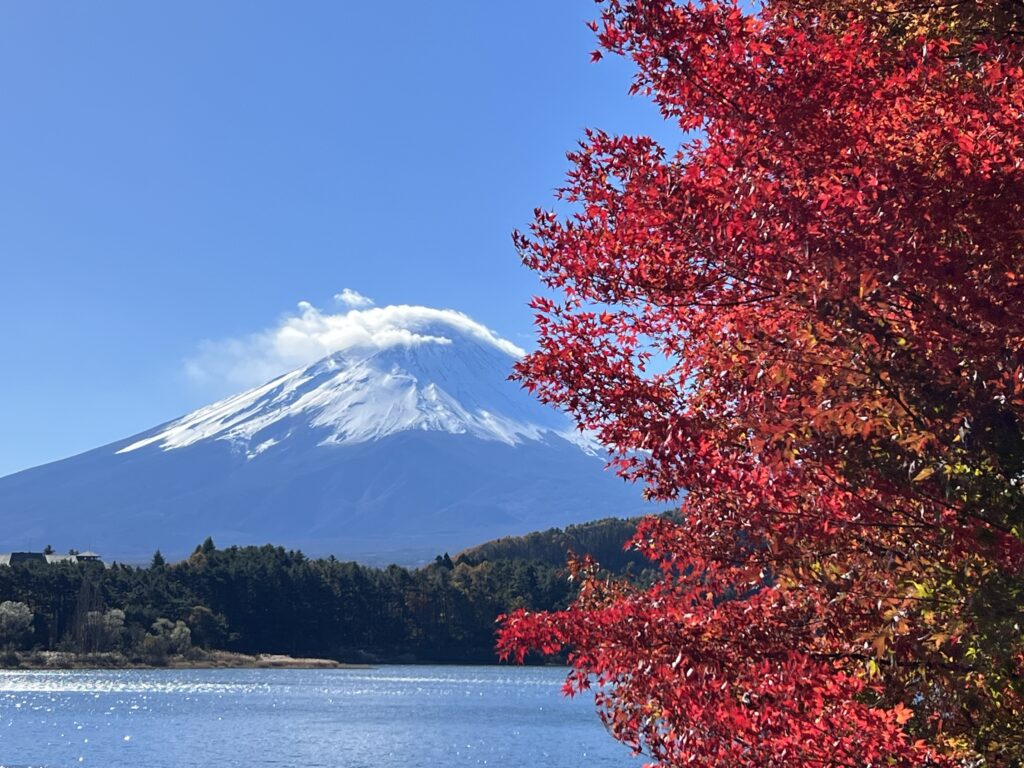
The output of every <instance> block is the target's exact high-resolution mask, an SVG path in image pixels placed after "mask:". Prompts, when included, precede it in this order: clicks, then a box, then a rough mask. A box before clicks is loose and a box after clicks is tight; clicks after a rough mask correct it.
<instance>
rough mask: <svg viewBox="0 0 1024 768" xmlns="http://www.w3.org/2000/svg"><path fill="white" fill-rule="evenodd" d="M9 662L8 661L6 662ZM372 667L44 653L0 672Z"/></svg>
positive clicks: (233, 656) (278, 657) (236, 657)
mask: <svg viewBox="0 0 1024 768" xmlns="http://www.w3.org/2000/svg"><path fill="white" fill-rule="evenodd" d="M5 661H6V660H5ZM372 668H373V665H371V664H351V663H345V662H341V661H335V660H334V659H316V658H301V657H294V656H287V655H285V654H278V653H260V654H255V655H250V654H245V653H234V652H232V651H204V652H202V653H201V654H197V655H191V654H190V655H188V656H184V655H177V656H168V657H167V658H166V660H160V661H156V662H155V661H145V660H142V659H132V658H129V657H127V656H125V655H124V654H121V653H87V654H82V653H65V652H62V651H40V652H35V653H19V654H17V663H16V664H13V665H12V664H8V663H0V671H4V672H19V671H25V672H34V671H40V670H68V669H82V670H85V669H104V670H106V669H372Z"/></svg>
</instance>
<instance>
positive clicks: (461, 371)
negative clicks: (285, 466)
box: [118, 308, 597, 459]
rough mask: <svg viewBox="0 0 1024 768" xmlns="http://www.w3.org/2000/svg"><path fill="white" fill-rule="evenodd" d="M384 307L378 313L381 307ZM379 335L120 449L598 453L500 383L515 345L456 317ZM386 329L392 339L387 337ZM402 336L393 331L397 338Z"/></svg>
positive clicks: (558, 417) (548, 412) (556, 417)
mask: <svg viewBox="0 0 1024 768" xmlns="http://www.w3.org/2000/svg"><path fill="white" fill-rule="evenodd" d="M385 309H386V308H385ZM429 320H430V322H429V323H425V324H418V325H414V326H413V328H412V329H409V328H403V329H385V331H384V332H382V333H378V334H377V336H376V338H375V340H374V343H372V344H367V343H366V342H365V341H363V340H360V341H359V342H357V343H353V344H351V345H349V346H347V347H346V348H344V349H342V350H339V351H336V352H334V353H333V354H331V355H329V356H327V357H325V358H324V359H322V360H319V361H318V362H316V363H313V364H312V365H309V366H307V367H305V368H301V369H299V370H296V371H292V372H290V373H286V374H284V375H283V376H280V377H278V378H276V379H274V380H273V381H270V382H269V383H267V384H264V385H262V386H260V387H256V388H254V389H251V390H249V391H247V392H243V393H241V394H239V395H235V396H233V397H229V398H226V399H224V400H221V401H219V402H217V403H214V404H212V405H209V406H206V407H204V408H200V409H199V410H197V411H195V412H193V413H190V414H188V415H187V416H184V417H182V418H180V419H177V420H176V421H173V422H171V423H169V424H167V425H164V426H162V427H159V428H157V429H156V430H154V431H153V432H151V433H149V434H147V435H145V436H144V437H142V438H141V439H140V440H137V441H135V442H132V443H130V444H129V445H126V446H124V447H123V448H121V449H120V450H119V451H118V453H130V452H132V451H137V450H139V449H141V448H145V447H146V446H150V445H156V446H159V447H160V448H162V449H164V450H173V449H177V448H183V447H185V446H189V445H193V444H195V443H197V442H200V441H204V440H225V441H228V442H230V443H232V444H233V445H234V446H236V447H237V448H238V449H240V450H241V451H242V452H244V453H245V454H246V455H247V456H248V457H249V458H250V459H252V458H255V457H257V456H260V455H263V454H265V453H266V452H267V451H270V450H280V449H281V448H282V447H283V446H284V445H285V444H286V443H287V442H288V440H289V439H290V438H292V437H293V436H295V435H296V434H297V433H300V432H301V433H303V434H305V433H307V432H309V431H312V432H313V433H315V435H316V441H317V443H318V444H319V445H325V446H326V445H349V444H357V443H363V442H367V441H370V440H377V439H380V438H383V437H387V436H388V435H393V434H397V433H399V432H405V431H410V430H422V431H431V432H446V433H449V434H466V435H471V436H473V437H475V438H478V439H481V440H496V441H499V442H502V443H505V444H508V445H516V444H518V443H520V442H522V441H524V440H543V439H546V438H548V437H552V436H557V437H561V438H563V439H565V440H568V441H570V442H573V443H575V444H577V445H578V446H579V447H580V448H582V449H584V450H585V451H587V452H588V453H596V451H597V445H596V444H595V443H593V441H591V440H589V439H588V438H586V437H585V436H583V435H580V434H579V433H578V432H575V431H574V430H573V429H572V425H571V424H570V423H569V420H568V419H567V418H566V417H565V416H564V415H562V414H560V413H558V412H557V411H555V410H553V409H551V408H548V407H546V406H543V405H540V404H539V403H537V402H536V401H535V400H534V399H533V398H532V397H530V396H529V395H528V394H526V393H525V392H523V391H522V390H521V389H520V388H519V386H518V385H517V384H515V383H513V382H510V381H508V380H507V379H508V375H509V373H511V370H512V365H513V363H514V362H515V360H516V355H515V354H513V350H515V347H514V346H513V345H511V344H509V343H508V342H504V340H502V339H500V337H497V336H496V335H493V334H490V333H489V332H488V333H487V334H484V333H481V332H480V331H479V330H477V329H476V328H473V327H468V328H467V327H466V324H465V322H464V321H460V320H459V318H458V316H456V317H455V318H454V319H453V318H449V317H446V316H443V315H438V316H433V317H430V318H429ZM389 331H390V332H389ZM399 331H400V332H399Z"/></svg>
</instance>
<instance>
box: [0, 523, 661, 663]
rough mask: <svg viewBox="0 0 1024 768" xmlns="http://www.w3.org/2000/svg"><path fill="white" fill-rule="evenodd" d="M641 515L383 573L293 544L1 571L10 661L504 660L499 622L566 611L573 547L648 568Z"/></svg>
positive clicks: (1, 611) (616, 564) (1, 625)
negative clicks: (33, 657)
mask: <svg viewBox="0 0 1024 768" xmlns="http://www.w3.org/2000/svg"><path fill="white" fill-rule="evenodd" d="M636 523H637V521H636V520H616V519H608V520H601V521H597V522H594V523H588V524H585V525H579V526H572V527H569V528H567V529H565V530H561V529H551V530H549V531H544V532H539V533H533V534H530V535H528V536H525V537H510V538H506V539H501V540H498V541H495V542H490V543H488V544H485V545H481V546H480V547H476V548H474V549H471V550H467V551H466V552H464V553H461V554H458V555H456V557H455V558H454V559H453V558H452V557H450V556H449V555H448V554H444V555H440V556H438V557H437V558H436V560H435V561H434V562H432V563H430V564H429V565H427V566H424V567H421V568H416V569H409V568H402V567H399V566H397V565H392V566H389V567H387V568H383V569H381V568H372V567H368V566H363V565H359V564H358V563H354V562H342V561H339V560H337V559H335V558H333V557H331V558H326V559H311V558H309V557H306V556H305V555H304V554H302V553H301V552H297V551H287V550H285V549H283V548H281V547H275V546H270V545H267V546H262V547H234V546H233V547H228V548H224V549H218V548H217V547H216V545H215V544H214V542H213V541H212V540H211V539H207V540H206V541H205V542H203V543H202V544H201V545H199V546H197V547H196V550H195V552H194V553H193V554H192V555H191V556H190V557H189V558H188V559H187V560H184V561H182V562H180V563H175V564H170V563H167V562H165V561H164V558H163V557H162V556H161V555H160V553H159V552H157V553H156V554H155V555H154V556H153V560H152V562H151V563H150V564H149V566H148V567H134V566H130V565H123V564H117V563H114V564H112V565H110V566H109V567H105V566H103V565H102V564H99V563H73V562H62V563H45V562H42V563H19V564H16V565H14V566H11V567H2V568H0V651H2V652H3V655H2V658H0V662H2V663H3V664H4V665H6V666H11V665H13V664H15V663H18V659H19V658H23V656H19V654H18V653H17V651H22V652H28V651H32V650H35V651H66V652H70V653H75V654H98V653H107V654H121V655H123V657H124V659H125V661H126V662H132V663H144V664H154V665H159V664H161V663H166V661H167V659H168V658H169V657H170V656H174V655H185V656H188V655H190V654H191V655H193V656H196V657H198V656H200V655H201V654H202V653H203V651H207V650H214V649H216V650H228V651H235V652H239V653H246V654H287V655H290V656H295V657H314V658H326V659H334V660H337V661H342V662H352V663H376V662H428V661H429V662H472V663H492V662H496V661H497V657H496V655H495V650H494V648H495V628H496V624H495V621H496V619H497V618H498V617H499V616H500V615H502V614H506V613H508V612H510V611H513V610H516V609H519V608H523V609H526V610H556V609H560V608H565V607H566V606H568V605H569V604H570V603H571V601H572V600H573V599H574V597H575V587H574V585H573V584H572V583H571V582H570V580H569V579H568V573H567V571H566V561H567V557H568V556H569V553H570V552H572V553H577V554H580V555H582V554H589V555H592V556H593V557H595V558H597V559H599V560H600V561H601V562H605V561H606V562H607V563H608V567H609V568H610V569H613V570H615V571H616V572H620V573H632V574H634V575H636V576H642V575H643V570H642V564H643V560H642V558H640V556H639V555H638V554H636V553H627V552H624V551H623V544H624V543H625V542H626V541H627V540H628V539H629V538H630V537H631V536H632V534H633V532H634V531H635V529H636Z"/></svg>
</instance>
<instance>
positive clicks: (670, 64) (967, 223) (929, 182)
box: [499, 0, 1024, 767]
mask: <svg viewBox="0 0 1024 768" xmlns="http://www.w3.org/2000/svg"><path fill="white" fill-rule="evenodd" d="M800 5H802V3H799V2H781V1H780V2H778V3H773V2H768V3H766V4H765V6H764V7H763V8H762V9H761V10H760V11H759V12H758V13H757V14H751V13H747V12H745V11H744V10H743V9H741V8H739V7H737V6H736V5H733V4H730V3H717V2H704V3H702V4H692V3H691V4H686V5H679V4H676V3H674V2H670V1H669V0H633V1H630V2H627V1H626V0H606V1H605V2H604V3H603V8H602V17H601V20H600V22H598V23H596V24H595V25H594V28H595V30H596V31H597V32H598V35H599V40H600V45H601V47H602V49H603V50H604V51H606V52H613V53H617V54H623V55H627V56H630V57H631V58H632V59H633V61H634V62H635V64H636V66H637V71H638V74H637V76H636V80H635V84H634V91H636V92H640V93H643V94H647V95H649V96H651V97H653V98H654V100H655V101H656V102H657V104H658V105H659V106H660V108H661V110H662V112H663V114H664V115H665V117H666V118H668V119H670V120H673V121H675V122H676V123H677V124H678V126H679V128H680V129H681V131H682V134H681V144H680V146H679V148H678V150H677V151H674V152H671V153H670V152H667V151H666V150H664V149H663V148H662V147H660V146H659V145H658V144H656V143H655V142H654V141H653V140H651V139H649V138H645V137H630V136H610V135H606V134H604V133H601V132H596V131H595V132H590V133H588V134H587V138H586V140H585V141H584V142H583V143H581V145H580V147H579V149H578V150H576V151H575V152H574V153H572V154H571V160H572V162H573V169H572V171H571V172H570V175H569V179H568V183H567V185H566V187H565V189H564V190H563V192H562V196H563V198H564V199H565V200H566V201H568V203H570V204H573V205H574V206H575V211H574V212H573V213H572V214H571V215H569V216H568V217H560V216H558V215H557V214H555V213H550V212H543V211H538V213H537V217H536V220H535V222H534V224H533V226H532V231H531V232H530V233H529V234H526V235H517V245H518V247H519V248H520V251H521V254H522V256H523V258H524V260H525V262H526V263H527V264H528V265H529V266H530V267H532V268H533V269H535V270H537V271H539V272H540V273H541V274H542V276H543V277H544V279H545V281H546V282H547V284H548V285H549V286H550V287H551V288H552V289H554V295H555V298H538V299H536V300H535V307H536V309H537V310H538V316H537V322H538V332H539V349H538V351H537V352H535V353H533V354H531V355H529V356H528V357H527V358H526V359H525V360H524V361H523V362H522V363H521V364H520V366H519V375H520V376H521V377H522V379H523V380H524V382H525V384H526V385H527V386H528V387H530V388H531V389H533V390H535V391H536V392H537V393H538V395H539V396H540V397H541V398H542V399H543V400H545V401H548V402H552V403H555V404H558V405H560V406H562V407H564V408H566V409H568V410H569V411H570V412H571V413H572V414H573V415H574V416H575V417H576V419H577V420H578V422H579V423H580V425H581V426H583V427H585V428H587V429H593V430H596V431H597V433H598V434H599V436H600V438H601V439H602V440H603V441H604V442H605V443H607V444H608V445H609V446H611V447H612V448H613V449H614V450H615V451H616V459H615V463H616V465H617V466H618V468H619V470H620V471H621V472H622V473H623V474H624V475H625V476H627V477H629V478H633V479H636V480H639V481H642V482H644V483H645V484H646V485H647V487H648V489H649V491H648V492H649V493H650V494H651V496H652V497H654V498H657V499H664V500H670V499H677V498H679V497H680V495H681V494H684V492H685V495H684V498H683V500H682V509H681V517H682V522H681V523H680V524H674V523H672V522H670V521H669V520H666V519H664V518H657V519H650V520H648V521H647V522H646V523H645V524H643V525H642V526H641V527H640V529H639V530H638V532H637V535H636V537H635V538H634V539H633V540H632V546H634V547H636V548H637V549H639V550H640V551H642V552H643V553H645V554H646V555H648V556H649V557H650V558H651V559H652V560H654V561H655V562H656V563H658V564H659V565H660V568H661V573H662V578H661V580H660V581H659V582H658V583H656V584H654V585H653V586H652V587H650V588H645V589H641V588H636V587H631V586H629V585H628V584H622V583H615V582H609V581H607V580H603V579H600V578H597V576H596V574H597V570H596V568H595V566H593V564H591V563H589V562H587V561H582V562H579V563H576V564H575V567H576V572H577V575H578V577H579V578H580V579H582V581H583V587H582V591H581V596H580V599H579V601H578V602H577V603H576V604H575V605H574V606H572V607H571V608H570V609H569V610H566V611H564V612H559V613H543V614H537V613H525V612H519V613H516V614H513V615H511V616H510V617H507V618H506V619H505V622H504V625H503V628H502V632H501V636H500V640H499V646H500V648H501V650H502V652H503V653H504V654H506V655H508V656H512V657H514V658H518V659H522V658H523V655H524V654H525V653H526V652H527V651H529V650H531V649H532V650H539V651H541V652H546V653H550V652H555V651H559V650H562V649H568V650H569V653H570V660H571V663H572V665H573V668H574V669H573V672H572V673H571V675H570V677H569V679H568V682H567V686H566V690H567V691H568V692H570V693H571V692H576V691H580V690H583V689H587V688H589V687H591V686H592V685H596V686H597V689H596V690H597V700H598V704H599V708H600V711H601V714H602V717H603V718H604V719H605V721H606V723H607V724H608V725H609V727H610V729H611V730H612V732H613V733H614V735H615V736H616V737H617V738H619V739H621V740H623V741H625V742H627V743H629V744H631V745H633V746H634V747H635V748H636V749H637V750H639V751H643V752H644V753H645V754H647V755H649V756H650V758H651V759H652V761H654V762H655V763H658V764H662V765H705V766H759V767H763V766H804V765H811V766H814V765H821V766H866V765H899V766H921V765H934V766H940V765H941V766H952V765H965V766H966V765H988V766H1013V765H1020V764H1021V763H1022V761H1024V636H1022V629H1024V487H1022V483H1024V237H1022V236H1024V70H1022V57H1024V47H1022V45H1021V42H1020V41H1019V39H1018V38H1017V37H1016V36H1015V34H1011V33H1010V32H999V31H998V30H999V27H998V25H997V24H996V23H995V21H993V22H992V23H991V24H988V25H987V26H986V25H985V24H975V25H974V29H975V32H974V33H972V37H971V38H970V39H969V40H966V39H965V38H958V37H956V36H955V34H954V33H953V32H951V31H949V29H948V27H944V26H942V25H941V24H939V25H937V26H936V27H935V28H934V29H930V30H929V31H928V32H927V34H922V35H920V36H917V37H908V36H907V35H906V34H903V33H900V34H894V31H893V28H892V27H891V25H888V24H883V23H880V22H878V20H877V19H876V18H875V17H874V16H871V15H859V16H858V15H857V14H850V13H848V12H844V13H845V15H844V16H843V17H842V19H841V23H839V22H838V21H837V17H836V16H835V15H832V16H826V15H823V14H826V13H833V14H834V13H836V11H835V7H836V6H838V5H842V3H841V2H836V3H833V5H832V6H829V7H828V8H827V9H826V11H817V10H814V9H812V8H806V9H804V8H801V7H799V6H800ZM975 6H976V7H977V9H981V10H983V9H984V8H997V7H1002V5H1001V4H995V3H993V4H989V5H987V6H986V5H984V4H982V3H980V2H979V3H976V4H975ZM977 30H981V31H977ZM600 55H601V52H600V51H599V52H596V53H595V58H599V57H600Z"/></svg>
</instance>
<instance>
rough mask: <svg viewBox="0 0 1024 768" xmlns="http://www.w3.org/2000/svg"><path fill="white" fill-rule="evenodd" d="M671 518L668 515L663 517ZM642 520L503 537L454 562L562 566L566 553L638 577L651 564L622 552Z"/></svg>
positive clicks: (632, 553)
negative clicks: (634, 574)
mask: <svg viewBox="0 0 1024 768" xmlns="http://www.w3.org/2000/svg"><path fill="white" fill-rule="evenodd" d="M666 514H672V513H666ZM641 519H642V518H639V517H632V518H629V519H627V520H622V519H619V518H615V517H608V518H604V519H602V520H595V521H594V522H591V523H580V524H579V525H570V526H568V527H566V528H549V529H548V530H546V531H538V532H535V533H528V534H526V535H525V536H506V537H504V538H501V539H495V540H494V541H489V542H487V543H485V544H479V545H477V546H475V547H470V548H469V549H465V550H463V551H462V552H460V553H459V554H458V556H457V557H456V560H457V561H458V560H459V559H460V558H462V559H465V560H467V561H469V562H471V563H480V562H483V561H486V560H490V561H495V560H528V561H540V562H543V563H546V564H549V565H554V566H563V565H565V563H566V559H567V557H568V555H569V553H570V552H574V553H575V554H577V555H590V556H591V557H593V558H594V559H595V560H596V561H597V562H598V563H600V565H601V566H602V567H604V568H607V569H608V570H609V571H613V572H615V573H623V572H627V571H629V572H633V573H638V572H640V571H642V570H644V569H647V568H650V567H651V562H650V561H649V560H647V559H646V558H644V557H643V556H641V555H639V554H638V553H637V552H635V551H633V550H628V551H627V550H625V549H624V546H625V544H626V542H627V541H629V540H630V538H632V536H633V534H634V533H636V526H637V523H639V522H640V520H641Z"/></svg>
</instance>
